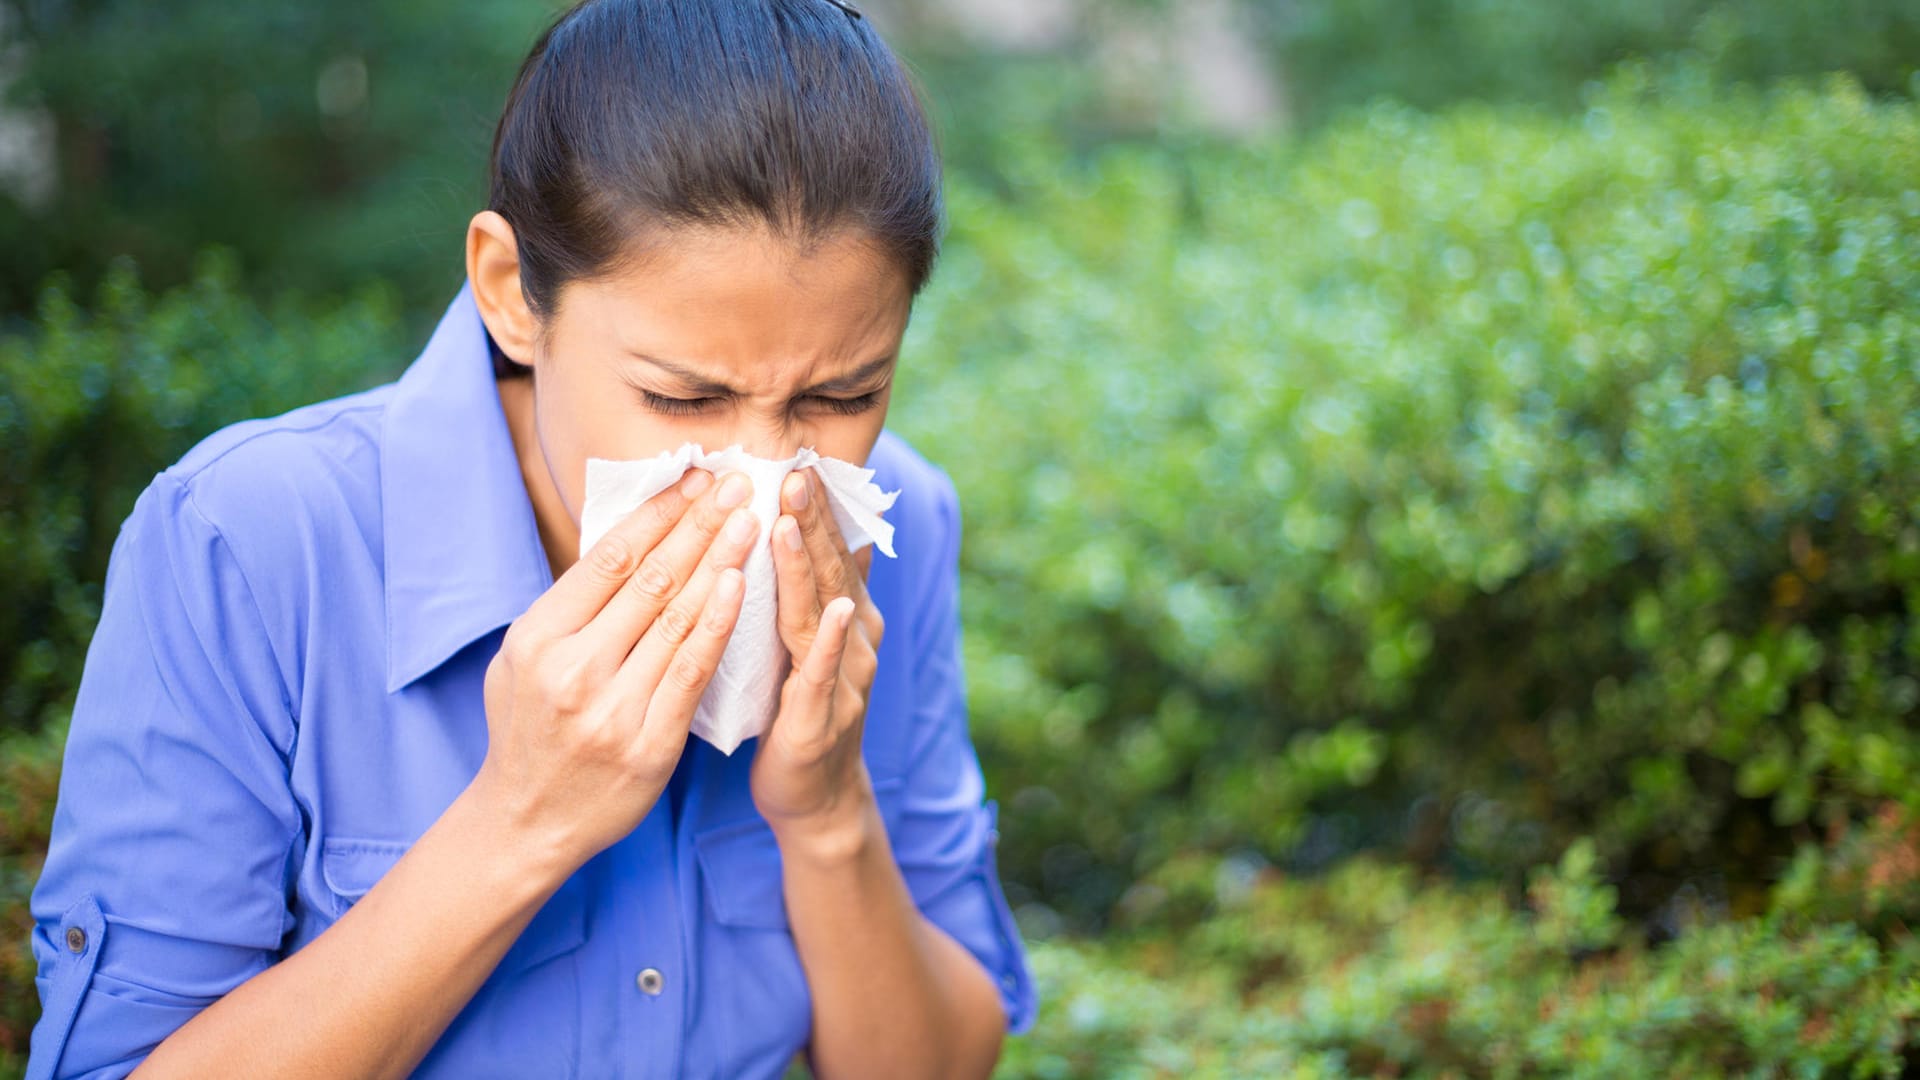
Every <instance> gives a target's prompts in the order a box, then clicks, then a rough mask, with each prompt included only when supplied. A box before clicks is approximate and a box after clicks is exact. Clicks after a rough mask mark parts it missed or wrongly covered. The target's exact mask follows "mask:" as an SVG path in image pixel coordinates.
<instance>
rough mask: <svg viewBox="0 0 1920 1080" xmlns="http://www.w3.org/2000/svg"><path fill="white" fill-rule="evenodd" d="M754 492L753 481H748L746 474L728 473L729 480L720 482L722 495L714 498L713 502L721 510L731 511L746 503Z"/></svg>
mask: <svg viewBox="0 0 1920 1080" xmlns="http://www.w3.org/2000/svg"><path fill="white" fill-rule="evenodd" d="M752 491H753V481H751V480H748V479H747V476H746V474H745V473H728V474H727V478H726V479H725V480H722V481H720V494H718V495H716V496H714V500H713V501H714V503H715V505H717V506H719V507H720V509H722V510H731V509H733V508H734V507H736V506H739V505H740V504H741V503H744V502H746V501H747V496H748V495H749V494H750V493H751V492H752Z"/></svg>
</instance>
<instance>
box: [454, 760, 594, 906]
mask: <svg viewBox="0 0 1920 1080" xmlns="http://www.w3.org/2000/svg"><path fill="white" fill-rule="evenodd" d="M512 794H513V793H512V792H511V791H510V790H508V789H507V788H506V786H505V785H504V783H503V782H502V781H501V780H500V779H499V778H497V777H496V776H495V775H494V774H493V772H492V771H491V770H490V769H488V768H487V767H486V766H484V765H483V766H481V769H480V771H479V773H478V774H477V775H475V776H474V778H473V780H472V782H471V783H469V784H468V785H467V787H466V790H464V791H462V792H461V793H460V795H459V796H458V797H457V798H455V799H454V801H453V805H451V806H449V807H448V809H447V813H448V814H449V815H454V816H456V817H457V818H458V819H459V820H460V821H461V822H462V824H463V826H464V827H465V829H467V830H470V833H471V835H472V837H473V838H474V839H475V840H477V841H479V842H480V845H481V849H480V851H479V852H477V853H476V854H480V855H481V857H482V858H487V859H490V860H491V861H493V862H495V864H496V865H498V866H499V867H500V869H501V871H502V873H503V878H504V879H505V880H504V882H503V883H504V884H506V885H507V887H508V888H510V889H512V890H514V891H518V890H521V889H525V890H528V891H529V892H532V893H534V894H537V895H541V896H544V895H546V894H550V893H552V892H553V891H555V890H556V889H558V888H559V887H560V885H561V884H562V883H563V882H565V881H566V880H567V878H568V877H570V876H571V875H572V874H573V872H574V871H575V870H578V869H579V868H580V866H581V864H582V863H584V862H586V860H587V859H589V858H591V857H592V855H593V853H592V852H586V853H584V854H579V855H576V854H575V853H574V849H575V848H576V847H577V846H578V845H577V844H572V843H569V842H568V840H567V838H566V837H565V836H564V835H561V834H559V833H557V832H555V831H553V830H552V829H550V828H546V827H544V826H543V825H542V824H541V823H539V822H538V821H537V820H535V819H534V818H533V817H532V816H531V815H530V814H528V813H527V812H526V811H525V810H524V808H522V807H520V806H519V805H518V804H517V803H516V801H515V800H514V799H513V798H512Z"/></svg>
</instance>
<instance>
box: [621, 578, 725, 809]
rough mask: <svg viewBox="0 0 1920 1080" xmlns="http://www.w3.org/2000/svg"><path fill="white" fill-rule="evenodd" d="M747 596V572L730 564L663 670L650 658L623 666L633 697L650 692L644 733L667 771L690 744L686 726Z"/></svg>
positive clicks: (625, 684)
mask: <svg viewBox="0 0 1920 1080" xmlns="http://www.w3.org/2000/svg"><path fill="white" fill-rule="evenodd" d="M745 596H746V575H744V574H742V573H741V572H740V571H739V569H737V568H735V567H728V568H727V569H726V570H723V571H721V572H720V574H719V575H718V576H717V577H716V578H715V580H714V585H713V589H712V590H711V593H710V595H709V596H708V597H707V602H706V604H705V606H704V607H703V609H702V614H701V617H700V620H699V624H698V626H697V628H696V629H695V630H694V631H693V632H692V633H691V634H689V635H688V636H687V639H686V640H685V641H683V642H681V644H680V647H679V649H677V650H676V651H675V652H674V653H673V658H672V660H671V662H669V663H668V664H667V665H666V667H665V670H664V671H661V672H659V673H654V672H650V671H648V670H646V668H647V667H648V666H649V665H648V664H646V662H645V661H643V660H639V659H629V660H628V662H627V664H626V665H625V666H623V667H622V668H621V669H620V675H619V678H620V679H621V680H622V685H621V690H622V691H624V692H626V693H627V694H629V695H633V696H629V697H627V698H626V700H634V699H635V697H637V696H638V695H646V696H647V707H646V712H645V713H644V714H643V719H642V720H641V729H640V737H641V739H642V740H643V741H644V742H645V743H646V746H647V753H648V754H649V756H650V757H651V756H652V755H656V754H657V755H659V756H658V757H652V760H651V762H650V764H652V765H653V766H654V767H656V768H658V769H661V770H662V771H664V770H665V769H667V768H670V767H671V765H672V762H673V761H674V760H676V759H678V757H679V755H680V751H681V750H682V749H684V748H685V746H686V742H687V729H688V728H689V727H690V726H691V725H692V723H693V713H694V709H695V707H696V706H698V705H699V704H700V695H702V694H704V693H706V691H707V684H708V683H710V682H712V681H713V673H714V671H716V670H717V669H718V668H719V667H720V656H721V654H722V653H725V652H726V651H727V641H728V640H729V639H730V638H732V636H733V627H734V624H735V623H736V622H737V621H738V620H739V618H740V603H741V600H742V599H743V598H744V597H745Z"/></svg>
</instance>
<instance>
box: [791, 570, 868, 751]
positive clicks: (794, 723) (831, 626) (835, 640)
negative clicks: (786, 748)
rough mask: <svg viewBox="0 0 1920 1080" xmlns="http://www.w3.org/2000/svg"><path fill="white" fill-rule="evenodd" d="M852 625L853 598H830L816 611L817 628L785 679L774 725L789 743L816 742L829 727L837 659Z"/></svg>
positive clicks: (837, 666)
mask: <svg viewBox="0 0 1920 1080" xmlns="http://www.w3.org/2000/svg"><path fill="white" fill-rule="evenodd" d="M852 625H853V601H852V599H850V598H848V597H845V596H841V597H836V598H834V600H833V602H832V603H830V604H828V605H827V606H826V607H825V608H824V609H823V610H822V611H821V612H820V632H819V633H817V634H815V635H814V637H813V644H812V646H811V647H810V648H808V649H807V654H806V656H805V658H804V659H802V660H801V661H800V663H798V664H796V665H795V666H794V672H793V675H792V677H791V678H790V680H789V683H788V685H789V687H790V688H791V689H790V691H789V695H790V696H787V697H786V700H783V701H782V702H781V709H780V718H779V721H778V722H777V724H776V726H778V727H780V728H783V729H784V732H783V736H784V737H785V738H787V739H790V740H793V742H792V743H789V745H796V744H797V745H801V746H805V745H809V744H813V743H817V742H818V741H819V740H820V739H821V738H822V737H823V736H824V735H825V733H826V732H827V730H828V729H829V728H830V727H831V724H832V719H833V692H834V690H835V689H836V688H837V687H838V686H839V684H840V660H841V657H843V656H845V655H846V650H847V635H848V632H849V630H848V628H849V627H851V626H852Z"/></svg>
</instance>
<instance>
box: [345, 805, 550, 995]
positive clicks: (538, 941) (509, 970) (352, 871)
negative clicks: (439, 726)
mask: <svg viewBox="0 0 1920 1080" xmlns="http://www.w3.org/2000/svg"><path fill="white" fill-rule="evenodd" d="M409 846H410V845H408V844H403V843H397V842H394V841H390V840H356V839H348V838H341V837H329V838H327V839H326V840H324V841H322V843H321V848H320V876H321V878H322V879H323V880H324V881H325V882H326V885H327V892H328V893H329V899H330V900H331V901H332V904H333V912H332V915H333V917H334V918H335V919H338V918H339V917H340V916H342V915H345V914H346V913H347V910H348V909H349V908H351V907H352V906H353V905H354V903H355V902H356V901H358V900H359V899H360V898H361V897H362V896H365V895H366V893H367V890H369V889H371V888H373V885H374V883H375V882H377V881H379V880H380V879H381V878H382V877H385V876H386V874H387V871H389V870H391V869H393V864H394V863H396V862H398V861H399V860H400V856H402V855H405V854H406V853H407V849H408V847H409ZM586 940H587V925H586V905H585V904H584V902H583V900H582V895H581V890H580V883H579V879H578V878H569V879H568V880H567V882H566V883H565V884H563V885H562V886H561V887H560V888H559V889H558V890H556V891H555V892H554V894H553V895H552V896H551V897H549V898H548V899H547V903H546V904H545V905H543V906H542V907H541V909H540V911H539V912H538V913H537V914H535V915H534V917H533V921H532V922H530V923H528V924H527V928H526V930H524V931H522V932H521V934H520V937H519V939H518V940H516V941H515V942H514V943H513V946H512V947H511V948H509V949H508V950H507V952H506V955H504V956H502V957H501V958H500V964H499V966H498V967H496V968H495V969H494V972H493V975H492V976H491V977H490V978H489V980H488V982H489V983H493V982H496V981H498V980H500V979H501V978H502V977H503V976H507V975H511V974H515V973H518V972H521V971H525V970H527V969H528V968H531V967H534V966H535V965H537V964H542V963H545V962H546V961H548V960H552V959H554V958H555V957H558V956H562V955H564V954H566V953H569V952H572V951H573V950H575V949H578V948H579V947H580V946H581V945H583V944H585V943H586Z"/></svg>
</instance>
